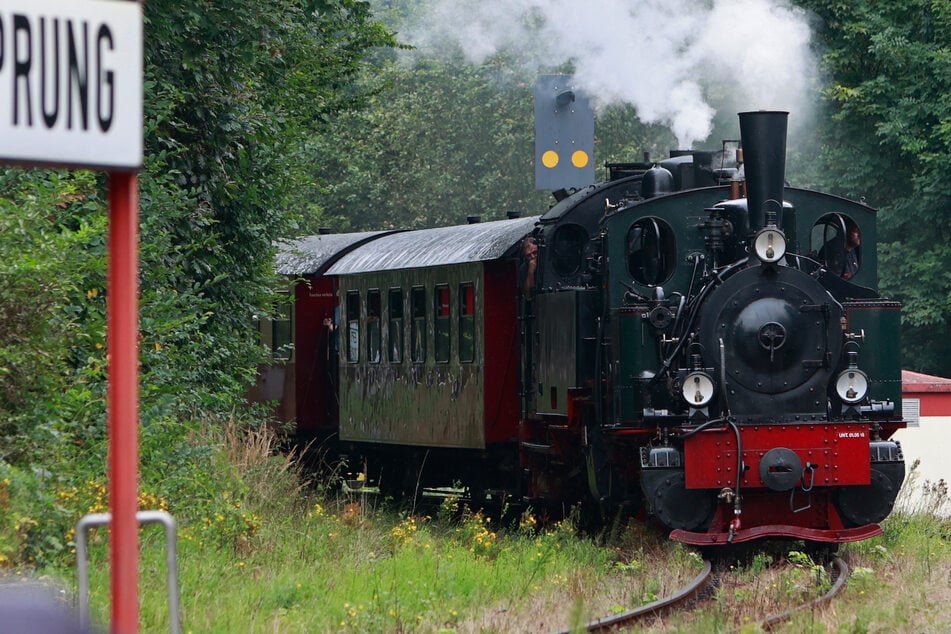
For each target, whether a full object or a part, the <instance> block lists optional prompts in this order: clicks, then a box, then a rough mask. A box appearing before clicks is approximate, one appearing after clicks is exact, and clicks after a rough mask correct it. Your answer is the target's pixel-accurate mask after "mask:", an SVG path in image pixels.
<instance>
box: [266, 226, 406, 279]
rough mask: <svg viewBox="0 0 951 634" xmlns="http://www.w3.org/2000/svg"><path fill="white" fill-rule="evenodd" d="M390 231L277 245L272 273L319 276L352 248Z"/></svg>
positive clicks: (326, 236) (334, 235)
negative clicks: (274, 270) (273, 271)
mask: <svg viewBox="0 0 951 634" xmlns="http://www.w3.org/2000/svg"><path fill="white" fill-rule="evenodd" d="M388 233H392V232H391V231H366V232H363V233H327V234H319V235H315V236H306V237H303V238H300V239H298V240H287V241H281V242H279V243H278V244H277V249H278V252H277V258H276V262H275V269H276V270H277V272H278V273H279V274H281V275H319V274H322V273H323V272H324V271H325V270H326V269H327V267H328V266H330V265H331V264H333V263H334V262H335V261H337V259H339V258H340V256H342V255H344V254H346V253H347V252H348V251H350V250H351V249H353V248H354V247H358V246H360V245H361V244H363V243H365V242H367V241H369V240H372V239H374V238H376V237H379V236H382V235H386V234H388Z"/></svg>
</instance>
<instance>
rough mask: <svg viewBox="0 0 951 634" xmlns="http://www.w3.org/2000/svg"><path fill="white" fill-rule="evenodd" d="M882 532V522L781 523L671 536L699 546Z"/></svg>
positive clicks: (854, 538)
mask: <svg viewBox="0 0 951 634" xmlns="http://www.w3.org/2000/svg"><path fill="white" fill-rule="evenodd" d="M881 534H882V527H881V526H879V525H878V524H868V525H867V526H859V527H857V528H840V529H835V530H825V529H816V528H805V527H803V526H786V525H778V524H777V525H768V526H755V527H753V528H747V529H740V530H738V531H736V532H735V533H734V534H733V535H732V536H731V535H730V533H728V532H723V533H694V532H691V531H684V530H675V531H671V533H670V538H671V539H672V540H674V541H678V542H682V543H684V544H694V545H696V546H721V545H723V544H741V543H743V542H749V541H753V540H755V539H773V538H779V537H789V538H792V539H805V540H807V541H812V542H824V543H834V544H841V543H845V542H858V541H862V540H863V539H870V538H872V537H876V536H878V535H881Z"/></svg>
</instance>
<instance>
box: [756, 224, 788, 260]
mask: <svg viewBox="0 0 951 634" xmlns="http://www.w3.org/2000/svg"><path fill="white" fill-rule="evenodd" d="M753 250H754V251H755V252H756V257H758V258H759V259H760V260H762V261H763V262H769V263H773V262H776V261H778V260H780V259H782V257H783V256H784V255H786V236H785V235H784V234H783V232H782V231H780V230H779V229H777V228H776V227H775V226H767V227H766V228H764V229H763V230H762V231H760V232H759V233H758V234H756V237H755V238H754V239H753Z"/></svg>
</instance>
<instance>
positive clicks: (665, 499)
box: [641, 469, 716, 531]
mask: <svg viewBox="0 0 951 634" xmlns="http://www.w3.org/2000/svg"><path fill="white" fill-rule="evenodd" d="M641 477H642V480H643V486H644V494H645V496H646V498H647V501H648V504H649V505H650V508H651V510H652V511H653V513H654V515H656V516H657V518H658V519H659V520H660V521H661V522H663V523H664V525H665V526H668V527H670V528H674V529H677V528H680V529H683V530H688V531H697V530H705V529H706V528H707V526H708V525H709V524H710V520H711V518H712V517H713V512H714V511H715V510H716V496H715V495H714V494H712V493H711V492H710V491H707V490H704V489H688V488H687V485H686V476H685V475H684V472H683V471H681V470H680V469H645V470H644V471H643V472H642V476H641Z"/></svg>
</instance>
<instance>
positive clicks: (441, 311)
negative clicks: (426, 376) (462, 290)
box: [433, 284, 452, 363]
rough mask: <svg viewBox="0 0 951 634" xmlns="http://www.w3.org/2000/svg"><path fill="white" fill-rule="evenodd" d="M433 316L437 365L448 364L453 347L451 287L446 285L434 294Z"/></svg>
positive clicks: (439, 287)
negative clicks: (450, 305)
mask: <svg viewBox="0 0 951 634" xmlns="http://www.w3.org/2000/svg"><path fill="white" fill-rule="evenodd" d="M433 315H434V316H435V321H434V324H435V328H434V333H435V344H436V347H435V352H436V363H448V362H449V355H450V348H451V347H452V346H451V344H450V342H451V341H452V334H451V331H452V318H451V317H450V310H449V287H448V286H447V285H445V284H440V285H439V286H437V287H436V292H435V293H433Z"/></svg>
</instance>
